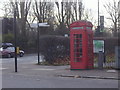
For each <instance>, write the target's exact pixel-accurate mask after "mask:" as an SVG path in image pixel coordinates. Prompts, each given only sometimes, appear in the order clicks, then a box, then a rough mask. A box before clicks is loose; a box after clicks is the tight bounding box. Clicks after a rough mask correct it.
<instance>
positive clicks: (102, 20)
mask: <svg viewBox="0 0 120 90" xmlns="http://www.w3.org/2000/svg"><path fill="white" fill-rule="evenodd" d="M100 32H104V16H100Z"/></svg>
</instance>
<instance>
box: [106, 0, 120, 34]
mask: <svg viewBox="0 0 120 90" xmlns="http://www.w3.org/2000/svg"><path fill="white" fill-rule="evenodd" d="M104 7H105V9H106V11H107V12H108V14H109V16H110V18H108V19H110V20H111V21H112V22H113V24H114V29H113V35H114V36H117V32H118V26H117V23H118V19H119V17H120V15H118V2H116V1H115V0H113V2H108V3H106V4H105V5H104Z"/></svg>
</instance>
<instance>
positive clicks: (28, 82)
mask: <svg viewBox="0 0 120 90" xmlns="http://www.w3.org/2000/svg"><path fill="white" fill-rule="evenodd" d="M0 61H1V63H2V67H1V70H2V88H118V80H111V79H92V78H71V77H58V76H57V75H59V74H71V73H72V74H75V73H76V74H78V73H79V71H70V70H67V69H68V66H42V65H36V63H37V55H35V54H33V55H32V54H31V55H25V56H24V57H21V58H18V72H17V73H15V72H14V58H3V59H0ZM83 72H84V71H83ZM101 72H102V71H101ZM93 75H94V74H93ZM96 75H97V72H96ZM98 75H99V74H98ZM101 75H103V74H101ZM111 76H112V75H111Z"/></svg>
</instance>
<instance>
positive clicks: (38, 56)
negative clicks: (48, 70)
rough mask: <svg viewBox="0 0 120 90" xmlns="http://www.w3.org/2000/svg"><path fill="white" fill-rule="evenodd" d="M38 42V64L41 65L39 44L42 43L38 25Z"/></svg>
mask: <svg viewBox="0 0 120 90" xmlns="http://www.w3.org/2000/svg"><path fill="white" fill-rule="evenodd" d="M37 32H38V33H37V41H38V64H40V57H39V56H40V54H39V48H40V47H39V44H40V41H39V37H40V30H39V25H38V27H37Z"/></svg>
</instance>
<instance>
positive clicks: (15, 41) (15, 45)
mask: <svg viewBox="0 0 120 90" xmlns="http://www.w3.org/2000/svg"><path fill="white" fill-rule="evenodd" d="M13 30H14V48H15V72H17V39H16V36H17V35H16V34H17V32H16V9H15V8H14V26H13Z"/></svg>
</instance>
